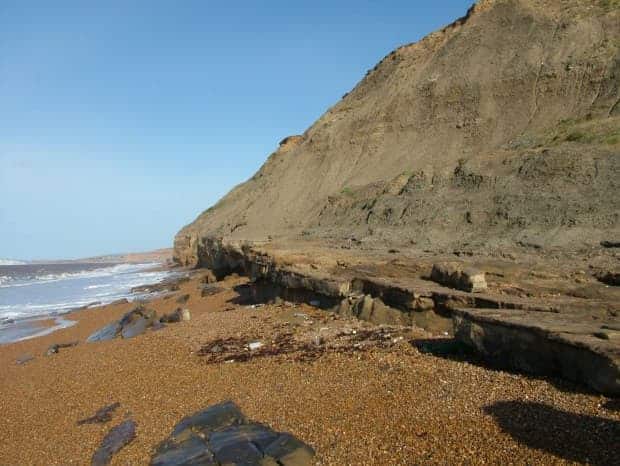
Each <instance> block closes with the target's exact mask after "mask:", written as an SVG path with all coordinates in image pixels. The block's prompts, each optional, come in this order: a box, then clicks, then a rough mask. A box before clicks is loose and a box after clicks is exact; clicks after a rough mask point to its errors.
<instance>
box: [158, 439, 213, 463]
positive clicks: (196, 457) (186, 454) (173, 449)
mask: <svg viewBox="0 0 620 466" xmlns="http://www.w3.org/2000/svg"><path fill="white" fill-rule="evenodd" d="M192 465H196V466H197V465H200V466H211V465H213V466H218V463H217V462H216V461H215V458H214V457H213V453H211V451H210V450H209V448H208V446H207V443H206V441H205V440H204V439H202V438H201V437H198V436H196V435H193V436H190V437H189V438H188V439H187V440H185V441H183V442H180V443H170V444H166V447H165V448H164V447H161V446H160V448H159V449H158V450H157V453H156V455H155V456H154V457H153V458H152V460H151V466H192Z"/></svg>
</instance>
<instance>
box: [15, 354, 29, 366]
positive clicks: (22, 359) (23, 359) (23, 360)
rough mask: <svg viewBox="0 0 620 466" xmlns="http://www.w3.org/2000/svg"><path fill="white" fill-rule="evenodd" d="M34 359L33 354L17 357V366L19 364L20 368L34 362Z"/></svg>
mask: <svg viewBox="0 0 620 466" xmlns="http://www.w3.org/2000/svg"><path fill="white" fill-rule="evenodd" d="M33 359H34V356H33V355H31V354H22V355H21V356H18V357H17V359H16V360H15V364H17V365H18V366H23V365H24V364H26V363H27V362H30V361H32V360H33Z"/></svg>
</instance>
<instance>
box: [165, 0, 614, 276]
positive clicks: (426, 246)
mask: <svg viewBox="0 0 620 466" xmlns="http://www.w3.org/2000/svg"><path fill="white" fill-rule="evenodd" d="M619 10H620V8H619V4H618V2H617V1H615V0H604V1H594V0H588V1H584V0H566V1H534V0H483V1H480V2H478V3H477V4H476V5H474V6H473V7H472V8H471V9H470V10H469V11H468V12H467V15H466V16H464V17H463V18H461V19H459V20H457V21H455V22H454V23H452V24H450V25H449V26H447V27H445V28H443V29H442V30H440V31H437V32H434V33H432V34H430V35H429V36H427V37H426V38H424V39H423V40H421V41H420V42H418V43H415V44H409V45H405V46H402V47H399V48H398V49H396V50H394V51H393V52H392V53H390V54H389V55H388V56H386V57H385V58H384V59H383V60H381V61H380V62H379V63H378V64H377V65H376V66H375V67H374V68H373V69H372V70H370V71H369V72H368V73H367V74H366V76H365V77H364V78H363V79H362V80H361V81H360V82H359V83H358V84H357V86H355V88H354V89H353V90H352V91H351V92H349V93H348V94H347V95H345V96H344V97H343V98H342V100H340V101H339V102H338V103H336V104H335V105H334V106H333V107H331V108H330V109H328V110H327V112H326V113H325V114H324V115H323V116H322V117H321V118H319V120H318V121H316V122H315V123H314V124H313V125H312V126H311V127H310V128H308V129H307V130H306V131H305V132H304V133H303V134H302V135H299V136H293V137H289V138H286V139H284V140H283V141H282V142H281V144H280V147H279V148H278V149H277V150H276V151H275V152H274V153H272V154H271V155H270V156H269V157H268V159H267V161H266V162H265V164H264V165H263V166H262V167H261V169H260V170H259V171H258V172H257V173H256V174H255V175H254V176H253V177H252V178H251V179H249V180H248V181H246V182H245V183H243V184H241V185H239V186H237V187H235V188H234V189H233V190H232V191H231V192H230V193H229V194H228V195H226V196H225V197H224V198H222V199H221V200H220V201H219V202H218V203H217V204H216V205H214V206H213V207H211V208H210V209H208V210H207V211H205V212H203V213H202V214H200V215H199V216H198V218H197V219H196V220H195V221H194V222H192V223H191V224H189V225H187V226H186V227H184V228H183V229H182V230H181V231H180V232H179V233H178V234H177V236H176V238H175V242H174V248H175V258H176V260H177V261H178V262H179V263H181V264H184V265H198V264H200V263H201V256H204V254H205V239H206V238H208V237H221V238H227V239H232V240H251V241H268V240H269V241H279V240H282V241H284V240H290V239H293V240H295V239H312V240H316V241H323V242H329V243H334V244H345V243H347V242H349V243H350V242H351V241H353V244H354V245H359V246H360V247H365V245H369V247H385V248H388V247H397V246H403V245H406V246H407V247H409V248H417V249H419V250H437V251H441V250H446V249H447V248H463V247H467V248H474V249H479V250H489V251H491V250H500V249H501V250H506V249H510V248H514V247H534V248H536V249H546V248H556V249H563V250H567V251H574V250H579V249H580V248H587V247H590V246H592V245H594V244H598V242H599V241H601V240H603V239H606V238H609V237H611V236H618V232H619V216H620V198H619V197H618V196H617V193H618V188H619V186H618V185H619V180H620V157H618V151H619V149H620V105H619V98H620V93H619V89H618V84H619V80H620V53H619V47H620V14H619ZM326 72H329V70H326Z"/></svg>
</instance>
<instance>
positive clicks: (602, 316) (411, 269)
mask: <svg viewBox="0 0 620 466" xmlns="http://www.w3.org/2000/svg"><path fill="white" fill-rule="evenodd" d="M208 244H210V247H212V248H213V249H211V250H210V251H209V252H208V253H207V254H206V255H205V257H208V258H209V261H208V262H206V263H204V264H203V265H204V266H206V267H210V268H212V269H213V270H215V271H217V273H218V274H220V275H225V274H227V273H232V272H233V271H234V272H238V273H244V274H247V275H248V276H250V277H251V278H252V280H253V281H254V282H255V283H256V285H257V286H258V287H259V288H260V289H258V290H257V291H255V293H256V294H255V296H254V299H256V300H258V301H261V300H263V301H267V300H273V299H275V298H276V297H278V296H280V297H283V298H286V299H290V300H296V299H297V300H304V301H306V302H311V303H313V304H314V305H316V306H319V307H322V308H324V309H326V310H329V311H332V312H338V313H342V314H344V315H349V316H355V317H358V318H360V319H364V320H368V321H371V322H373V323H376V324H389V325H418V326H421V327H424V328H426V329H430V330H432V331H435V332H452V331H453V329H454V331H455V332H456V335H455V336H456V338H457V339H458V340H459V341H461V342H463V343H464V344H466V345H469V346H471V347H472V348H474V349H475V350H477V351H478V352H479V353H480V354H481V355H483V356H484V357H486V358H487V359H488V360H489V361H490V362H492V363H494V364H498V365H500V366H502V367H509V368H514V369H518V370H522V371H526V372H530V373H533V374H544V375H552V376H559V377H563V378H566V379H568V380H572V381H575V382H579V383H583V384H585V385H587V386H589V387H590V388H592V389H594V390H597V391H601V392H603V393H607V394H618V393H620V339H619V338H620V333H618V331H617V330H614V329H620V319H619V318H618V317H619V315H620V300H619V299H618V298H619V297H620V294H618V290H616V289H613V288H605V287H604V285H599V289H598V291H597V293H599V296H600V298H601V299H602V300H601V299H590V300H584V299H583V298H574V297H572V296H571V294H574V291H573V289H572V286H573V285H572V284H571V283H570V282H569V281H567V280H566V279H562V278H561V277H559V276H558V275H555V274H553V273H551V272H542V271H541V272H532V271H531V270H529V268H528V267H527V266H526V267H523V268H521V267H519V266H518V265H517V266H515V265H513V264H511V263H510V264H507V263H503V262H500V263H498V262H497V261H490V260H489V259H487V260H489V262H488V265H487V266H486V267H485V268H488V269H492V270H494V272H493V274H494V275H495V276H496V277H498V278H496V279H495V280H496V281H494V282H491V283H490V284H489V286H488V287H487V289H486V290H485V291H484V292H479V293H475V294H474V293H471V292H465V291H461V290H457V289H452V288H446V287H443V286H439V285H438V284H436V283H434V282H432V281H428V280H425V279H424V276H425V275H426V274H427V272H425V271H426V270H429V269H432V266H433V264H436V261H433V260H432V259H426V263H425V261H424V260H423V259H419V260H417V261H416V260H414V261H413V262H411V261H407V260H405V259H404V258H402V259H399V260H398V261H397V262H396V263H394V262H391V263H390V262H389V263H387V264H385V265H384V266H380V265H377V264H381V263H382V261H383V260H384V259H383V258H382V256H377V255H371V256H370V257H366V258H365V259H366V261H364V260H362V259H364V257H363V256H360V255H359V254H358V253H348V254H351V257H355V258H356V259H357V261H358V264H356V265H350V266H348V267H346V268H341V267H340V266H339V265H338V264H339V263H340V264H342V263H345V262H350V261H344V260H342V259H336V258H335V257H332V255H337V257H344V256H343V254H346V253H344V252H336V251H333V250H332V251H325V250H320V251H321V252H319V251H317V250H313V249H312V248H311V247H308V249H309V250H308V251H307V252H305V253H302V252H300V251H290V250H286V251H285V252H282V251H280V250H278V249H277V248H275V249H274V246H270V245H267V244H265V245H260V244H259V245H251V244H249V243H238V242H226V241H222V240H217V239H210V240H209V241H208ZM388 254H389V253H388ZM321 255H322V256H321ZM319 259H321V260H319ZM334 263H335V265H336V267H335V268H334V267H333V266H332V267H330V266H329V265H328V264H334ZM390 264H392V265H390ZM569 265H570V264H569V263H567V267H568V266H569ZM571 266H572V267H574V265H571ZM454 267H455V268H456V269H458V268H459V267H457V266H456V265H455V266H454ZM479 267H480V265H479V264H478V267H476V268H479ZM464 269H467V267H464ZM499 271H502V272H501V273H500V272H499ZM395 272H396V273H395ZM577 272H578V271H577ZM577 272H575V274H577ZM531 276H535V277H536V280H537V282H538V284H532V283H531V282H528V281H527V277H531ZM577 276H578V274H577ZM514 280H518V281H519V282H518V283H515V282H514ZM580 280H583V279H580ZM591 280H592V281H591V282H590V286H591V287H592V288H593V289H595V288H597V285H596V283H597V282H596V280H595V278H594V277H592V278H591ZM545 282H549V284H545ZM209 286H212V285H209ZM514 289H517V290H521V291H520V292H519V295H523V297H522V296H519V295H514V294H513V293H512V290H514ZM507 292H509V293H507Z"/></svg>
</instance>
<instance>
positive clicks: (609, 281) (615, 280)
mask: <svg viewBox="0 0 620 466" xmlns="http://www.w3.org/2000/svg"><path fill="white" fill-rule="evenodd" d="M596 279H597V280H598V281H599V282H601V283H605V284H606V285H611V286H620V271H619V270H608V271H604V272H599V273H597V274H596Z"/></svg>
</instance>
